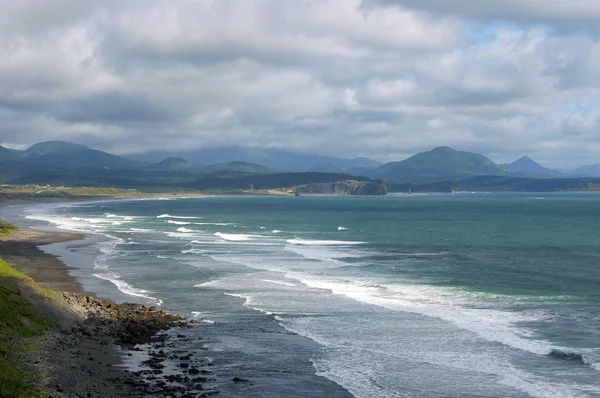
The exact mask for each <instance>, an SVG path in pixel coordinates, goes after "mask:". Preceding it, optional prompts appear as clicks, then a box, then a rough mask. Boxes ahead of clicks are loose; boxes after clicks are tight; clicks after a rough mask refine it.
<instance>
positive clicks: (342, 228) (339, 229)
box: [338, 227, 348, 231]
mask: <svg viewBox="0 0 600 398" xmlns="http://www.w3.org/2000/svg"><path fill="white" fill-rule="evenodd" d="M347 229H348V228H345V227H338V231H345V230H347Z"/></svg>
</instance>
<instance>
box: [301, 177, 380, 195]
mask: <svg viewBox="0 0 600 398" xmlns="http://www.w3.org/2000/svg"><path fill="white" fill-rule="evenodd" d="M299 191H300V193H303V194H320V195H332V194H333V195H386V194H387V187H386V185H385V184H384V183H382V182H380V181H356V180H346V181H337V182H321V183H313V184H307V185H305V186H301V187H299Z"/></svg>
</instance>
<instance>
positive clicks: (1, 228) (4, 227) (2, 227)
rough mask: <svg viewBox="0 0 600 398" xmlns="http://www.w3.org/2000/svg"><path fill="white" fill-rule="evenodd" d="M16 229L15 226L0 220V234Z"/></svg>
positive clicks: (3, 234)
mask: <svg viewBox="0 0 600 398" xmlns="http://www.w3.org/2000/svg"><path fill="white" fill-rule="evenodd" d="M16 229H17V227H15V226H14V225H11V224H7V223H4V222H0V236H5V235H8V234H9V233H10V231H14V230H16Z"/></svg>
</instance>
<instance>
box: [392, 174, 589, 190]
mask: <svg viewBox="0 0 600 398" xmlns="http://www.w3.org/2000/svg"><path fill="white" fill-rule="evenodd" d="M388 189H389V191H390V192H455V191H490V192H498V191H512V192H560V191H598V190H600V178H519V177H505V176H476V177H471V178H467V179H464V180H457V181H449V180H446V181H437V182H430V183H423V184H418V183H403V184H388Z"/></svg>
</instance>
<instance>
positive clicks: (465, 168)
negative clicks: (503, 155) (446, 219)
mask: <svg viewBox="0 0 600 398" xmlns="http://www.w3.org/2000/svg"><path fill="white" fill-rule="evenodd" d="M504 174H506V171H505V170H503V169H502V168H501V167H500V166H498V165H497V164H496V163H494V162H493V161H491V160H490V159H488V158H486V157H485V156H483V155H480V154H478V153H471V152H462V151H456V150H454V149H452V148H449V147H438V148H435V149H432V150H431V151H428V152H422V153H419V154H417V155H414V156H412V157H410V158H408V159H406V160H403V161H400V162H390V163H386V164H384V165H383V166H381V167H379V168H377V169H375V170H373V171H372V172H371V175H372V176H376V177H383V178H391V179H394V178H400V177H406V176H424V177H426V176H437V177H449V176H470V175H504Z"/></svg>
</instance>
